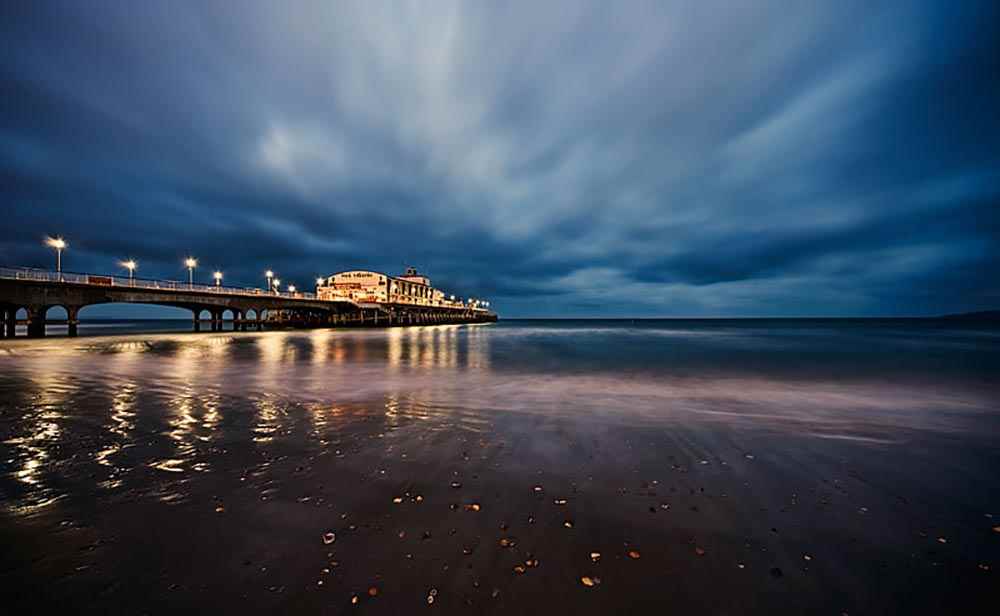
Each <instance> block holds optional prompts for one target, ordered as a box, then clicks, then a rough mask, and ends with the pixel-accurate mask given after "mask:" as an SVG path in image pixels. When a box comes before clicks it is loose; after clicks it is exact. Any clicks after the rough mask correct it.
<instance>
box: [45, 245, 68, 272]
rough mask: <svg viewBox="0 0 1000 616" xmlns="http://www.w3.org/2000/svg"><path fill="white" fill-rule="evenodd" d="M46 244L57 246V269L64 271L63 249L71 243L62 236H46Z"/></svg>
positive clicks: (52, 246) (51, 246)
mask: <svg viewBox="0 0 1000 616" xmlns="http://www.w3.org/2000/svg"><path fill="white" fill-rule="evenodd" d="M45 244H46V245H47V246H48V247H49V248H55V250H56V271H57V272H59V273H62V251H63V250H65V249H66V247H67V246H68V245H69V244H67V243H66V240H64V239H63V238H61V237H47V238H45Z"/></svg>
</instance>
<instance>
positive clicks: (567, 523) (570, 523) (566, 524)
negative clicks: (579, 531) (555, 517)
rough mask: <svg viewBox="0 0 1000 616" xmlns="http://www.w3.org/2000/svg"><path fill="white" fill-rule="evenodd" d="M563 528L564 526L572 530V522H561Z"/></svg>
mask: <svg viewBox="0 0 1000 616" xmlns="http://www.w3.org/2000/svg"><path fill="white" fill-rule="evenodd" d="M563 526H565V527H566V528H573V520H566V521H565V522H563Z"/></svg>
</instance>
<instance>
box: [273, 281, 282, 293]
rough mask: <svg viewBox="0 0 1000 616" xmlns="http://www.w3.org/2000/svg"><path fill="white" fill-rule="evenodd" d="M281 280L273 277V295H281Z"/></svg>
mask: <svg viewBox="0 0 1000 616" xmlns="http://www.w3.org/2000/svg"><path fill="white" fill-rule="evenodd" d="M280 289H281V280H280V279H278V278H275V279H274V293H275V295H281V291H280Z"/></svg>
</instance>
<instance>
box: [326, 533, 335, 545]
mask: <svg viewBox="0 0 1000 616" xmlns="http://www.w3.org/2000/svg"><path fill="white" fill-rule="evenodd" d="M336 540H337V535H335V534H333V533H323V545H330V544H331V543H333V542H334V541H336Z"/></svg>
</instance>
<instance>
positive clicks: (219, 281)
mask: <svg viewBox="0 0 1000 616" xmlns="http://www.w3.org/2000/svg"><path fill="white" fill-rule="evenodd" d="M212 278H215V286H217V287H221V286H222V272H215V273H214V274H212Z"/></svg>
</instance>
